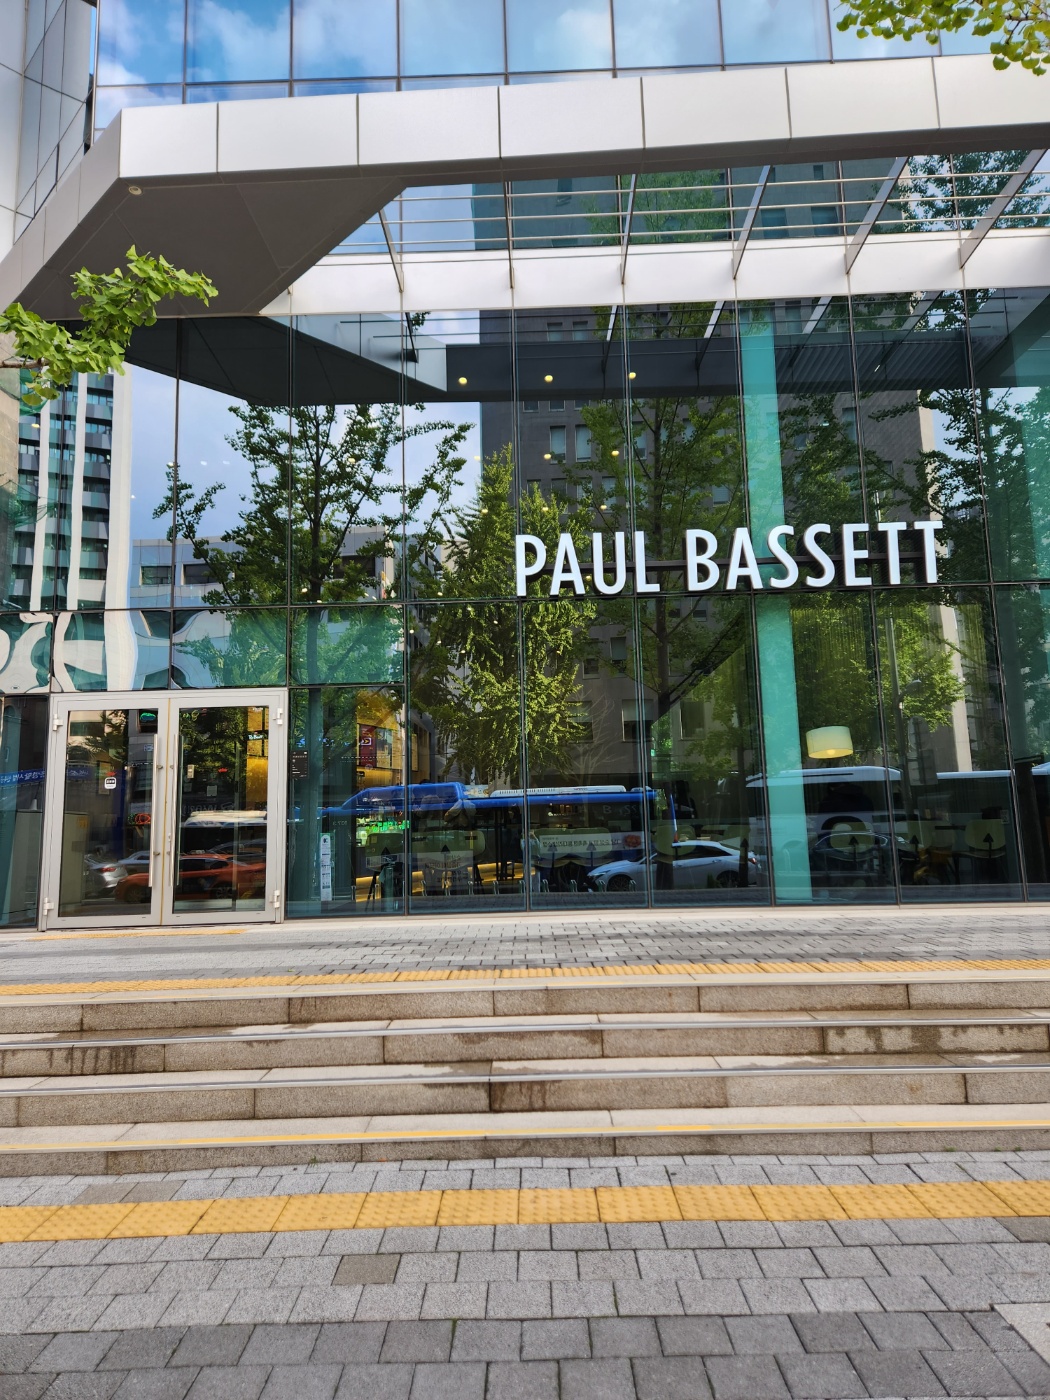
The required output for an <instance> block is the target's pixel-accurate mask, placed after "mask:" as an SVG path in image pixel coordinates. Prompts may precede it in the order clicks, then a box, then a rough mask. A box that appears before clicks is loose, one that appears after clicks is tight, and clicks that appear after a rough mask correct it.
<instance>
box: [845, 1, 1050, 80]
mask: <svg viewBox="0 0 1050 1400" xmlns="http://www.w3.org/2000/svg"><path fill="white" fill-rule="evenodd" d="M844 11H845V12H844V14H843V15H842V18H841V19H840V20H839V21H838V27H839V29H841V30H848V29H856V31H857V34H858V36H859V37H860V38H862V39H864V38H867V37H868V36H869V35H872V36H873V37H875V38H877V39H906V40H911V39H925V40H926V41H927V42H928V43H930V44H936V43H939V42H940V38H941V35H942V34H958V33H960V32H962V31H964V30H965V31H968V32H970V33H971V34H974V35H975V36H976V37H977V38H981V39H983V38H987V39H988V40H989V43H988V48H989V50H990V52H991V54H992V61H993V62H994V64H995V66H996V68H1009V67H1010V66H1011V64H1015V63H1018V64H1020V65H1021V67H1022V68H1027V69H1028V70H1029V71H1030V72H1032V73H1045V72H1046V62H1047V57H1048V55H1050V5H1048V4H1047V0H845V5H844Z"/></svg>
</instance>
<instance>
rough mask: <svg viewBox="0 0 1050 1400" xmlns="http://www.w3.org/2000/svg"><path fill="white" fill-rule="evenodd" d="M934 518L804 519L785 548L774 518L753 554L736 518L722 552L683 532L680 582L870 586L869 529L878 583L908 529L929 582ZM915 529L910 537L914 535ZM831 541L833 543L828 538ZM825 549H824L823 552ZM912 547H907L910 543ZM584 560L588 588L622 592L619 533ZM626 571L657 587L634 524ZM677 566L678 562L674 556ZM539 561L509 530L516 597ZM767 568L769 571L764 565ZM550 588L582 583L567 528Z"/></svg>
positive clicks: (531, 542)
mask: <svg viewBox="0 0 1050 1400" xmlns="http://www.w3.org/2000/svg"><path fill="white" fill-rule="evenodd" d="M943 524H944V522H943V521H942V520H913V521H912V522H911V523H910V524H909V523H908V522H907V521H904V520H882V521H879V523H878V524H877V525H874V526H873V525H869V524H867V523H865V522H863V521H862V522H859V523H856V524H849V525H843V526H841V527H840V528H839V529H835V530H833V529H832V527H831V526H830V525H824V524H820V525H809V526H807V527H806V528H805V529H804V530H803V531H802V532H801V535H800V537H799V545H800V548H799V551H798V553H797V554H792V553H791V552H790V551H789V550H788V548H787V544H788V541H789V540H790V539H791V537H792V536H794V535H796V534H798V531H797V530H796V528H795V526H794V525H774V526H773V528H772V529H771V530H770V531H769V532H768V533H767V535H766V538H765V541H764V544H765V548H764V551H763V553H762V554H761V555H759V553H758V551H757V550H756V549H755V542H754V540H753V539H752V536H751V532H750V530H748V529H746V528H745V527H744V526H740V527H739V528H738V529H736V530H734V531H733V536H732V539H731V540H730V541H729V552H728V555H725V554H723V552H722V545H721V541H720V540H719V538H718V536H717V535H713V534H712V533H711V531H710V530H686V532H685V541H684V543H685V554H684V568H685V586H686V588H687V589H688V591H689V592H690V593H706V592H707V591H708V590H709V589H712V588H715V587H717V586H718V584H719V582H720V581H721V585H722V588H723V589H724V590H726V591H727V592H732V591H733V590H735V589H739V588H751V589H764V588H777V589H781V588H794V587H796V586H798V584H799V583H800V581H801V583H802V585H804V586H805V587H807V588H828V587H830V586H831V584H833V583H836V582H839V583H842V584H843V585H844V586H845V587H846V588H870V587H871V584H872V577H871V574H870V573H867V572H864V570H866V568H867V567H868V566H869V562H870V560H871V557H872V552H871V550H872V546H873V544H874V543H875V542H874V540H873V539H872V536H876V537H881V538H879V539H878V544H879V547H878V549H877V551H876V552H877V555H878V557H879V558H881V559H883V560H884V562H885V566H886V580H885V581H886V583H888V584H890V585H896V584H899V583H900V581H901V543H902V537H903V536H904V535H906V534H907V533H908V532H911V534H912V536H913V539H912V540H911V541H909V542H910V543H912V544H913V545H918V544H921V549H920V551H919V552H920V553H921V559H922V566H923V569H924V571H925V582H926V583H936V582H937V550H936V532H937V531H938V530H939V529H941V527H942V526H943ZM916 535H917V536H918V540H915V539H914V536H916ZM836 545H838V548H837V549H836V548H835V546H836ZM829 551H830V552H829ZM913 552H914V551H913ZM584 563H585V565H586V567H587V568H588V570H589V578H590V580H591V581H592V583H593V587H594V590H595V592H597V593H602V594H605V595H606V596H607V597H608V596H612V595H614V594H616V593H622V592H623V590H624V589H625V588H626V587H627V574H628V558H627V534H626V531H624V530H617V532H616V533H615V534H614V535H613V536H612V558H611V559H610V560H609V561H608V563H607V562H606V547H605V536H604V535H602V534H598V533H596V534H593V535H592V536H591V549H590V554H589V557H588V555H587V554H586V553H585V554H584ZM629 567H630V569H631V571H632V573H633V575H634V591H635V592H636V593H659V592H660V582H659V580H658V579H653V578H651V577H650V572H651V570H650V568H649V565H648V563H647V561H646V545H645V531H644V530H635V531H634V541H633V549H632V550H631V559H630V565H629ZM677 567H679V568H681V567H683V565H682V564H681V563H680V562H679V563H678V564H677ZM546 569H547V546H546V545H545V544H544V542H543V541H542V540H541V539H539V538H538V537H537V536H536V535H515V536H514V579H515V589H516V592H517V596H518V597H519V598H524V597H525V596H526V592H527V590H528V583H529V579H531V578H536V577H537V575H539V574H542V573H544V571H545V570H546ZM771 569H775V570H776V572H771ZM550 579H551V581H550V596H551V597H552V598H556V597H557V596H558V594H559V593H560V592H561V590H562V589H563V588H564V587H566V586H568V587H570V588H571V589H572V591H573V592H574V593H576V594H584V593H586V592H587V591H588V590H587V588H586V586H585V583H584V574H583V567H582V566H581V563H580V553H579V551H578V550H577V547H576V544H575V542H574V541H573V538H572V536H571V535H564V534H563V535H559V536H558V544H557V548H556V549H555V552H554V559H553V561H552V564H551V569H550Z"/></svg>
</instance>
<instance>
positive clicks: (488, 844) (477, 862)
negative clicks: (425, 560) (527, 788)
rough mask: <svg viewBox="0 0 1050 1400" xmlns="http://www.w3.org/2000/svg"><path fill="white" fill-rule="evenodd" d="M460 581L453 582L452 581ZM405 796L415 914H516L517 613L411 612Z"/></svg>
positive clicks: (507, 609)
mask: <svg viewBox="0 0 1050 1400" xmlns="http://www.w3.org/2000/svg"><path fill="white" fill-rule="evenodd" d="M455 578H456V575H453V579H454V580H455ZM410 628H411V634H410V635H411V639H412V643H413V645H412V649H411V653H410V655H411V691H410V696H411V709H410V712H409V724H410V726H411V736H412V754H411V775H410V784H411V785H410V787H409V802H410V820H411V836H410V840H411V857H412V879H413V886H412V893H413V899H414V901H415V908H416V909H417V910H418V911H421V912H424V913H426V912H430V913H433V912H435V909H436V908H437V907H438V906H437V905H436V904H435V902H434V901H435V899H440V900H441V901H442V903H441V906H440V908H441V909H442V910H444V911H451V910H454V909H469V908H486V909H490V910H495V909H498V908H507V909H520V908H522V907H523V905H524V899H525V886H524V875H523V870H522V850H523V847H522V806H523V800H522V798H523V795H522V790H521V706H520V681H519V672H518V654H519V646H518V613H517V609H516V607H515V606H514V605H513V604H509V603H484V604H478V605H474V604H433V605H428V606H425V607H424V606H419V607H418V608H416V609H414V618H413V620H412V622H411V623H410Z"/></svg>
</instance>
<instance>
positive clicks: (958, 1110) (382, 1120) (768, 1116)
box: [0, 1102, 1050, 1176]
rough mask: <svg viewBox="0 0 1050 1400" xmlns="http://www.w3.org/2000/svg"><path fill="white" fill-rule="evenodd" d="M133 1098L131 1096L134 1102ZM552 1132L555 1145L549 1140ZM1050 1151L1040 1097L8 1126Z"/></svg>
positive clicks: (278, 1155)
mask: <svg viewBox="0 0 1050 1400" xmlns="http://www.w3.org/2000/svg"><path fill="white" fill-rule="evenodd" d="M122 1106H123V1105H122ZM541 1144H542V1145H541ZM950 1148H956V1149H966V1150H970V1151H994V1150H996V1149H1001V1150H1046V1149H1048V1148H1050V1108H1048V1106H1047V1104H1046V1103H1045V1102H1036V1103H1027V1104H948V1105H936V1104H909V1105H900V1104H873V1105H866V1106H865V1105H831V1106H822V1107H810V1108H805V1107H799V1106H797V1105H788V1106H782V1107H766V1108H757V1107H738V1108H705V1109H703V1110H701V1111H697V1110H695V1109H660V1108H655V1109H654V1108H645V1109H618V1110H607V1109H606V1110H597V1109H592V1110H577V1111H575V1112H553V1111H551V1112H542V1113H537V1112H533V1113H459V1114H449V1113H446V1114H434V1115H429V1116H426V1115H424V1116H415V1115H393V1116H392V1115H383V1116H380V1115H375V1116H370V1115H361V1116H355V1117H323V1118H305V1117H294V1118H286V1119H269V1120H265V1121H260V1120H258V1119H253V1118H247V1119H241V1120H238V1119H220V1120H212V1121H199V1122H195V1123H193V1124H192V1125H187V1124H186V1123H185V1122H172V1121H167V1122H156V1123H146V1122H138V1121H131V1120H130V1119H129V1118H124V1119H123V1120H122V1121H115V1120H111V1121H109V1122H107V1123H103V1124H99V1125H97V1126H91V1125H86V1126H80V1127H70V1126H52V1127H37V1128H0V1175H3V1176H25V1175H36V1174H39V1175H48V1174H52V1175H54V1174H66V1173H70V1174H79V1175H108V1174H117V1173H129V1172H168V1171H196V1170H208V1169H214V1168H216V1167H223V1166H275V1165H283V1164H287V1165H294V1164H297V1163H307V1162H357V1161H391V1160H397V1159H407V1158H417V1159H418V1158H434V1157H440V1158H446V1159H448V1158H450V1159H455V1160H463V1159H477V1158H495V1157H535V1156H537V1155H542V1156H544V1157H555V1156H559V1157H577V1158H579V1157H599V1156H608V1155H637V1156H644V1155H659V1156H665V1155H679V1154H694V1155H695V1154H705V1153H706V1154H725V1153H730V1154H740V1155H746V1154H764V1153H771V1154H784V1153H787V1154H793V1155H810V1154H814V1155H815V1154H836V1153H845V1154H848V1155H871V1154H873V1153H880V1154H881V1153H894V1152H934V1151H945V1150H947V1149H950Z"/></svg>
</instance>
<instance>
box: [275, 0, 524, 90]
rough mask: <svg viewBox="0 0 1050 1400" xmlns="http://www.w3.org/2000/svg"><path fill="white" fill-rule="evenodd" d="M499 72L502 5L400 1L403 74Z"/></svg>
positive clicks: (495, 0)
mask: <svg viewBox="0 0 1050 1400" xmlns="http://www.w3.org/2000/svg"><path fill="white" fill-rule="evenodd" d="M296 23H297V24H298V19H297V20H296ZM503 67H504V57H503V6H502V4H501V3H500V0H401V71H402V72H403V73H406V74H408V73H495V72H502V71H503ZM372 71H377V70H372Z"/></svg>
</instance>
